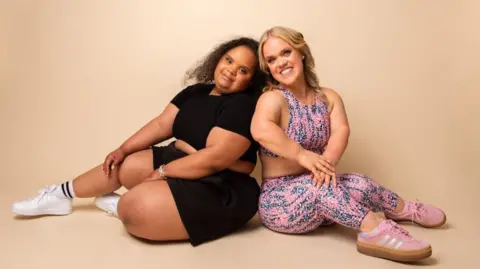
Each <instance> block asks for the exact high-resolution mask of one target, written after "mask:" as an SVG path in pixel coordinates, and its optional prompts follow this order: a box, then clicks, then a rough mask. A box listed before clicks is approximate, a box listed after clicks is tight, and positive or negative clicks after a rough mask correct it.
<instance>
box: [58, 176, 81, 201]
mask: <svg viewBox="0 0 480 269" xmlns="http://www.w3.org/2000/svg"><path fill="white" fill-rule="evenodd" d="M54 193H55V195H56V196H57V197H62V198H67V199H73V198H75V197H76V196H75V192H74V191H73V180H71V181H67V182H64V183H62V184H59V185H57V188H56V189H55V191H54Z"/></svg>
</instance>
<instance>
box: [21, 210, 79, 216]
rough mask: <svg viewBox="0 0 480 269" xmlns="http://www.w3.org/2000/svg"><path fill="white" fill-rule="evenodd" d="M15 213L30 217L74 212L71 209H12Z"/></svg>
mask: <svg viewBox="0 0 480 269" xmlns="http://www.w3.org/2000/svg"><path fill="white" fill-rule="evenodd" d="M12 211H13V213H15V214H18V215H21V216H28V217H33V216H43V215H46V216H65V215H69V214H70V213H72V211H71V210H69V211H65V210H46V211H30V212H24V211H18V210H12Z"/></svg>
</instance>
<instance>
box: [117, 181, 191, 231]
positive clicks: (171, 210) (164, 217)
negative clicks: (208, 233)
mask: <svg viewBox="0 0 480 269" xmlns="http://www.w3.org/2000/svg"><path fill="white" fill-rule="evenodd" d="M118 217H119V218H120V220H121V221H122V222H123V224H124V225H125V228H126V229H127V231H128V232H129V233H130V234H132V235H134V236H136V237H140V238H144V239H148V240H157V241H173V240H186V239H188V233H187V231H186V230H185V227H184V225H183V223H182V220H181V218H180V215H179V213H178V210H177V207H176V205H175V201H174V199H173V196H172V193H171V191H170V188H169V186H168V183H167V182H166V181H165V180H161V181H152V182H145V183H142V184H140V185H138V186H136V187H134V188H133V189H131V190H130V191H128V192H127V193H125V194H124V195H122V196H121V197H120V198H119V201H118Z"/></svg>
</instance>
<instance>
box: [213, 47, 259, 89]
mask: <svg viewBox="0 0 480 269" xmlns="http://www.w3.org/2000/svg"><path fill="white" fill-rule="evenodd" d="M256 65H257V59H256V56H255V53H254V52H253V51H252V50H250V49H249V48H248V47H246V46H239V47H236V48H233V49H231V50H229V51H228V52H227V53H225V54H224V55H223V56H222V58H221V59H220V61H219V62H218V64H217V67H216V68H215V74H214V80H215V86H216V88H217V90H218V91H219V93H221V94H231V93H236V92H241V91H244V90H245V89H247V87H248V85H249V84H250V81H251V79H252V77H253V75H254V73H255V69H256Z"/></svg>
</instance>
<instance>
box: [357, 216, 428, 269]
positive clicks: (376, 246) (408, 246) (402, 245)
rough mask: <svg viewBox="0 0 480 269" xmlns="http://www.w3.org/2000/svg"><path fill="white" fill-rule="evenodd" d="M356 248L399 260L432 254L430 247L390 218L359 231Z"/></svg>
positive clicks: (403, 260)
mask: <svg viewBox="0 0 480 269" xmlns="http://www.w3.org/2000/svg"><path fill="white" fill-rule="evenodd" d="M357 250H358V252H360V253H363V254H365V255H369V256H373V257H378V258H384V259H388V260H393V261H399V262H414V261H419V260H422V259H425V258H428V257H430V256H431V255H432V247H431V246H430V245H429V244H428V243H426V242H423V241H419V240H416V239H415V238H413V237H412V236H411V235H410V234H409V233H408V232H407V231H406V230H405V229H403V228H402V227H400V226H399V225H398V224H396V223H395V222H393V221H391V220H383V221H382V222H381V223H380V224H379V225H378V226H377V228H375V229H374V230H373V231H371V232H368V233H363V232H361V233H359V234H358V237H357Z"/></svg>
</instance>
